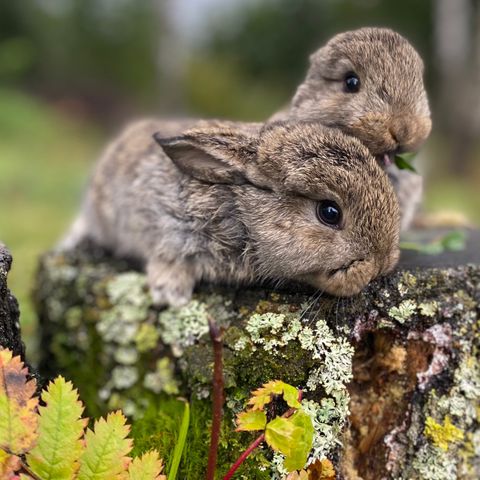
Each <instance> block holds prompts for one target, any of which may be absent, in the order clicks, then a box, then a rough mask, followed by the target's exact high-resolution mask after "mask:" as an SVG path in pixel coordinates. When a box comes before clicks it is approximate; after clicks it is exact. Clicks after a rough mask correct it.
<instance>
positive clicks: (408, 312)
mask: <svg viewBox="0 0 480 480" xmlns="http://www.w3.org/2000/svg"><path fill="white" fill-rule="evenodd" d="M416 309H417V305H416V303H415V302H414V301H413V300H404V301H403V302H402V303H400V305H398V307H391V308H390V310H389V311H388V314H389V315H390V316H391V317H392V318H394V319H395V320H396V321H397V322H399V323H405V322H406V321H407V320H410V318H411V316H412V315H413V314H414V313H415V311H416Z"/></svg>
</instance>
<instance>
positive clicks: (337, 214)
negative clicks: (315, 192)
mask: <svg viewBox="0 0 480 480" xmlns="http://www.w3.org/2000/svg"><path fill="white" fill-rule="evenodd" d="M317 217H318V219H319V220H320V221H321V222H322V223H324V224H325V225H328V226H329V227H339V226H340V222H341V221H342V210H341V209H340V207H339V206H338V205H337V204H336V203H335V202H334V201H332V200H322V201H321V202H318V203H317Z"/></svg>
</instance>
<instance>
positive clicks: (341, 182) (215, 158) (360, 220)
mask: <svg viewBox="0 0 480 480" xmlns="http://www.w3.org/2000/svg"><path fill="white" fill-rule="evenodd" d="M162 126H163V124H162V122H157V121H145V122H141V123H138V124H136V125H133V126H132V127H130V128H129V129H127V131H125V132H124V133H123V134H122V135H121V136H120V137H119V138H117V140H116V141H115V142H114V143H113V144H111V146H110V147H109V149H108V150H107V151H106V153H105V154H104V156H103V157H102V158H101V159H100V161H99V163H98V165H97V167H96V170H95V171H94V174H93V177H92V180H91V184H90V187H89V189H88V191H87V195H86V199H85V203H84V207H83V210H82V212H81V214H80V217H79V218H78V219H77V221H76V222H75V224H74V227H73V229H72V231H71V233H70V235H69V236H68V237H67V238H66V240H65V242H64V246H65V247H72V246H74V245H75V244H76V243H78V242H79V241H80V240H81V239H82V238H84V237H90V238H91V239H93V240H94V241H95V242H96V243H98V244H100V245H103V246H105V247H107V248H110V249H112V250H113V252H114V253H115V254H117V255H121V256H133V257H136V258H138V259H140V260H141V261H143V262H144V264H145V268H146V272H147V276H148V282H149V285H150V289H151V292H152V297H153V299H154V301H155V303H156V304H158V305H172V306H179V305H182V304H184V303H185V302H187V301H188V300H189V299H190V297H191V294H192V291H193V288H194V286H195V284H197V283H198V282H199V281H201V280H207V281H211V282H228V283H250V282H256V281H259V280H266V279H272V280H283V279H290V280H297V281H301V282H306V283H308V284H311V285H313V286H315V287H316V288H318V289H321V290H324V291H326V292H329V293H331V294H334V295H340V296H347V295H353V294H355V293H357V292H358V291H360V290H361V289H362V288H363V287H364V286H365V285H366V284H367V283H368V282H369V281H370V280H372V279H373V278H375V277H376V276H378V275H381V274H384V273H386V272H388V271H390V270H391V269H392V268H393V267H394V265H395V264H396V261H397V258H398V254H399V251H398V232H399V210H398V203H397V200H396V198H395V194H394V191H393V189H392V186H391V184H390V182H389V181H388V178H387V175H386V174H385V173H384V172H383V171H382V169H381V168H380V167H379V165H378V164H377V162H376V161H375V159H374V158H373V156H371V155H370V153H369V152H368V150H367V148H366V147H365V146H363V145H362V144H361V142H360V141H359V140H357V139H355V138H353V137H349V136H346V135H345V134H343V133H341V132H340V131H338V130H336V129H329V128H326V127H322V126H320V125H319V124H317V123H311V122H295V123H292V124H290V123H285V122H279V123H273V124H271V125H268V126H266V127H265V128H263V129H261V130H260V131H258V129H255V128H253V129H249V128H245V126H242V125H240V126H239V127H238V128H237V127H235V124H234V123H233V122H229V123H227V124H225V125H221V124H220V123H219V122H212V125H211V126H208V122H203V126H202V127H201V128H198V127H197V128H193V129H190V130H187V131H185V132H184V133H182V134H181V135H178V136H175V137H170V138H164V137H163V134H162ZM155 132H158V133H155ZM153 134H154V136H155V140H156V142H155V140H154V139H153V138H152V135H153ZM157 142H158V143H157ZM158 144H160V145H161V146H159V145H158Z"/></svg>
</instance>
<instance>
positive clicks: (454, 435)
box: [425, 415, 464, 452]
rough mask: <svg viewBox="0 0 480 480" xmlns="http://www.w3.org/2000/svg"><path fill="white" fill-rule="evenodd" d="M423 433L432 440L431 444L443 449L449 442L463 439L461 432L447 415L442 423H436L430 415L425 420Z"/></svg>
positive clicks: (445, 448)
mask: <svg viewBox="0 0 480 480" xmlns="http://www.w3.org/2000/svg"><path fill="white" fill-rule="evenodd" d="M425 435H426V436H427V437H428V438H429V439H430V440H431V441H432V443H433V445H435V446H436V447H438V448H440V449H441V450H443V451H445V452H446V451H447V450H448V447H449V445H450V443H455V442H459V441H461V440H463V437H464V435H463V432H462V431H461V430H460V429H459V428H457V427H456V426H455V425H454V424H453V423H452V421H451V419H450V417H449V416H448V415H447V416H446V417H445V419H444V421H443V424H441V423H437V422H436V421H435V420H434V419H433V418H432V417H427V418H426V420H425Z"/></svg>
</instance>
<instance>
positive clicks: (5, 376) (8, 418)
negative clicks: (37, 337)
mask: <svg viewBox="0 0 480 480" xmlns="http://www.w3.org/2000/svg"><path fill="white" fill-rule="evenodd" d="M27 374H28V371H27V369H26V368H25V367H24V365H23V362H22V361H21V360H20V357H12V352H11V351H10V350H5V349H0V448H1V449H2V450H5V451H6V452H8V453H12V454H15V455H21V454H24V453H25V452H27V451H28V450H30V449H31V448H32V447H33V446H34V445H35V441H36V439H37V422H38V416H37V412H36V407H37V404H38V399H37V398H32V396H33V394H34V393H35V390H36V383H35V381H34V380H29V381H27Z"/></svg>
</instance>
